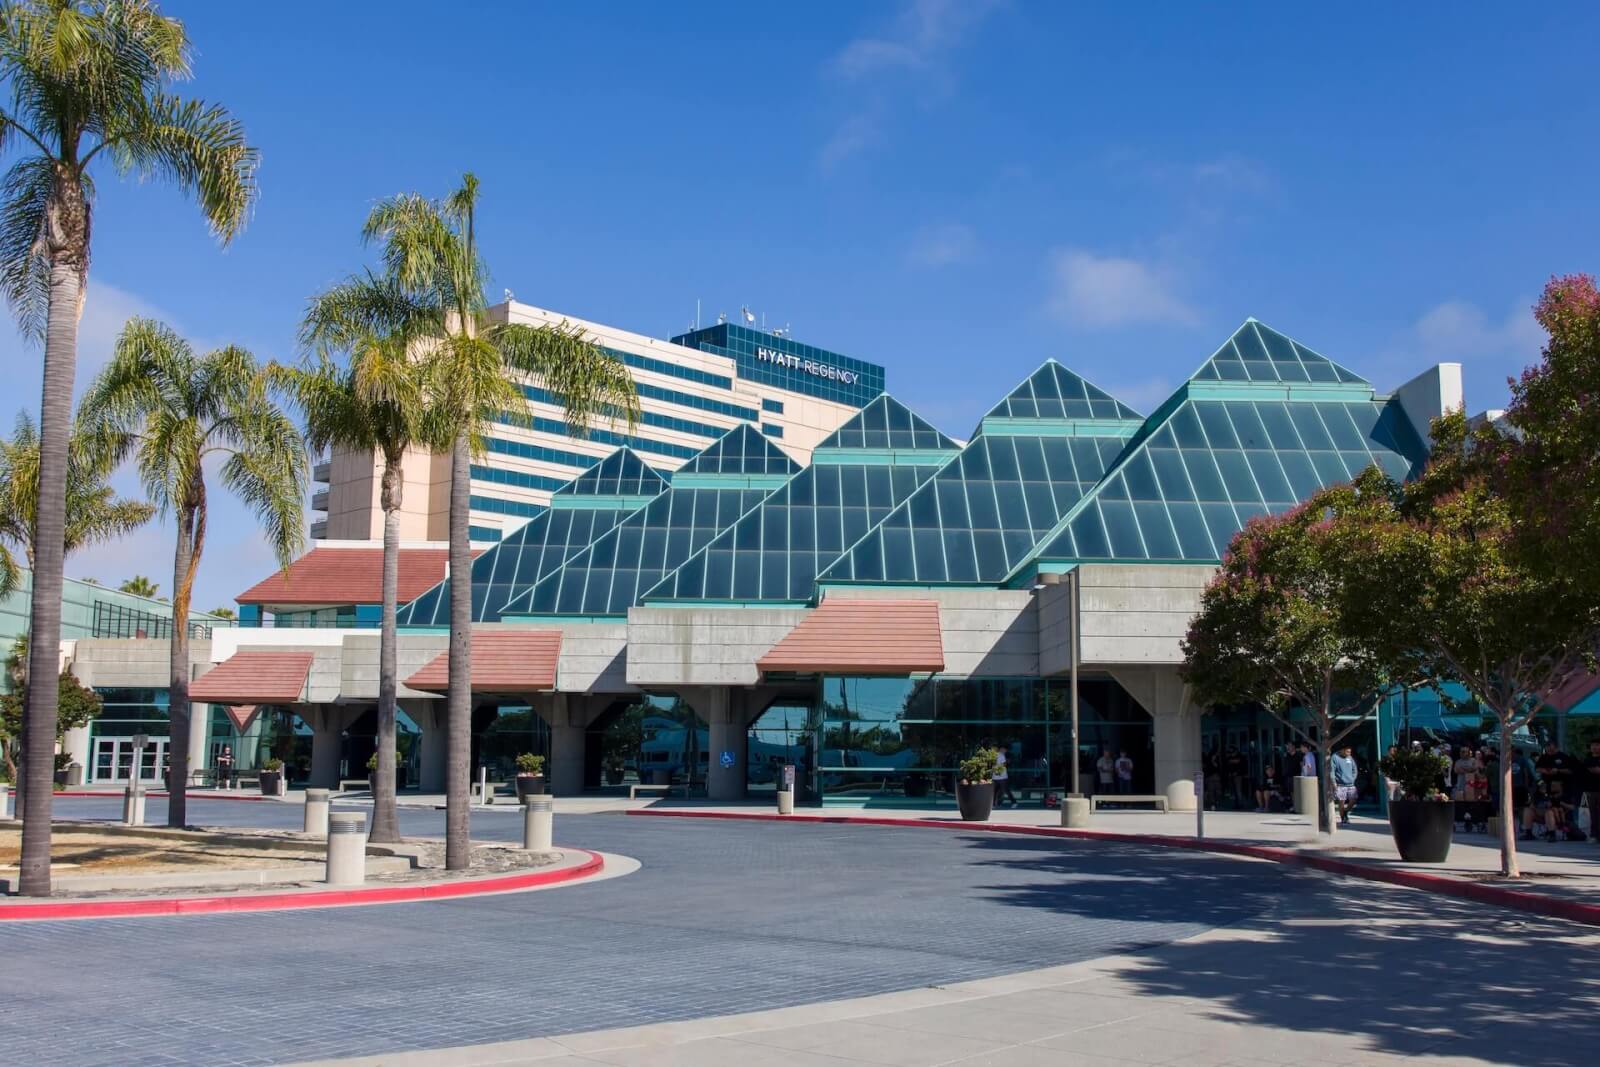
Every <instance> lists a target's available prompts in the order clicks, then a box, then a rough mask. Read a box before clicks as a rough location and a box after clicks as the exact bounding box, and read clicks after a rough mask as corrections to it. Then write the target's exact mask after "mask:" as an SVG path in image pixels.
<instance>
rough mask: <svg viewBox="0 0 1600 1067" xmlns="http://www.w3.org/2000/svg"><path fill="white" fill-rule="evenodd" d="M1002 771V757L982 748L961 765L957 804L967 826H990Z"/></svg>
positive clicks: (990, 749)
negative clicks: (996, 781)
mask: <svg viewBox="0 0 1600 1067" xmlns="http://www.w3.org/2000/svg"><path fill="white" fill-rule="evenodd" d="M999 769H1000V753H999V752H997V751H995V750H994V749H992V748H980V749H978V750H977V751H976V752H974V753H973V754H972V755H971V756H969V757H968V758H966V759H964V760H962V761H961V771H960V776H959V778H958V779H957V781H956V804H957V806H959V807H960V808H961V817H962V818H963V819H964V820H966V821H967V822H988V821H989V815H990V813H991V812H993V811H994V776H995V772H996V771H998V770H999Z"/></svg>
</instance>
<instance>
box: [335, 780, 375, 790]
mask: <svg viewBox="0 0 1600 1067" xmlns="http://www.w3.org/2000/svg"><path fill="white" fill-rule="evenodd" d="M353 785H359V786H360V787H361V788H363V789H371V788H372V781H371V779H368V778H341V779H339V792H341V793H348V792H349V791H350V787H351V786H353Z"/></svg>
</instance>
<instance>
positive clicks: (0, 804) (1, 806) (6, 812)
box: [0, 782, 11, 820]
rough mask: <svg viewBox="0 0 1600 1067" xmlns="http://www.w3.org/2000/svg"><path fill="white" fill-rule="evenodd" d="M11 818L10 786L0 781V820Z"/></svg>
mask: <svg viewBox="0 0 1600 1067" xmlns="http://www.w3.org/2000/svg"><path fill="white" fill-rule="evenodd" d="M9 818H11V786H10V785H8V784H7V783H5V782H0V820H5V819H9Z"/></svg>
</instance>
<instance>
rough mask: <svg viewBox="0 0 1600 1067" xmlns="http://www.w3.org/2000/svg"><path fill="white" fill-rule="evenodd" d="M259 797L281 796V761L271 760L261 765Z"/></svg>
mask: <svg viewBox="0 0 1600 1067" xmlns="http://www.w3.org/2000/svg"><path fill="white" fill-rule="evenodd" d="M257 777H258V778H260V779H261V795H262V796H264V797H276V796H282V795H283V760H281V759H277V758H273V759H269V760H267V761H266V762H264V763H262V764H261V773H260V774H258V775H257Z"/></svg>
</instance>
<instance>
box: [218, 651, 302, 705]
mask: <svg viewBox="0 0 1600 1067" xmlns="http://www.w3.org/2000/svg"><path fill="white" fill-rule="evenodd" d="M311 660H312V655H311V653H309V652H235V653H234V654H233V655H231V656H229V657H228V658H227V659H225V660H223V661H222V662H221V663H219V664H217V665H216V666H215V667H213V668H211V670H209V671H207V672H206V673H205V674H202V675H201V676H200V677H199V678H196V679H195V680H194V681H193V682H190V683H189V699H190V700H203V701H206V702H207V703H211V704H294V703H297V702H299V700H300V697H301V695H302V694H303V693H304V692H305V688H306V678H307V676H308V675H310V674H311Z"/></svg>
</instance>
